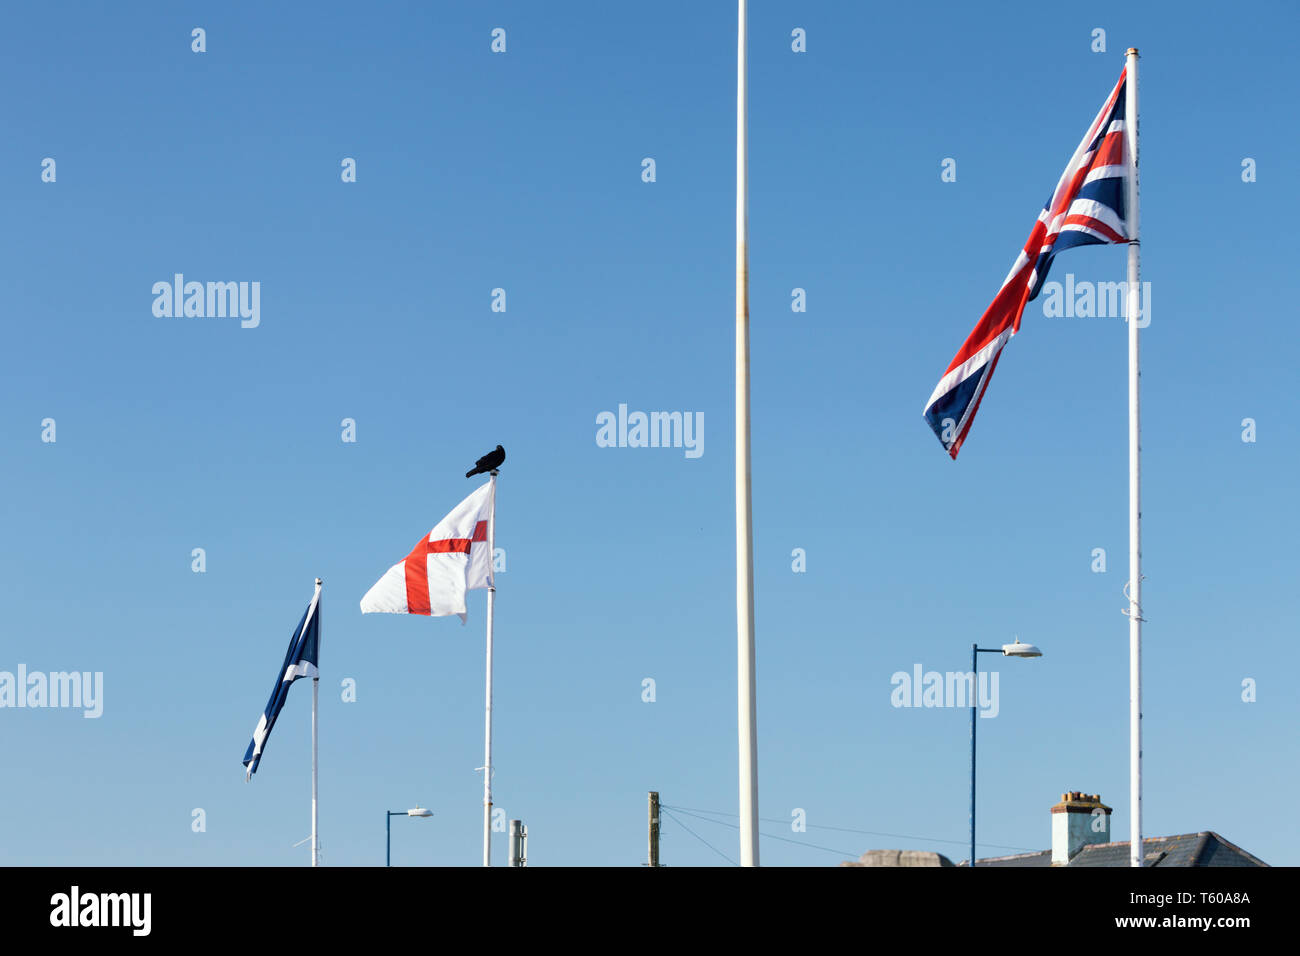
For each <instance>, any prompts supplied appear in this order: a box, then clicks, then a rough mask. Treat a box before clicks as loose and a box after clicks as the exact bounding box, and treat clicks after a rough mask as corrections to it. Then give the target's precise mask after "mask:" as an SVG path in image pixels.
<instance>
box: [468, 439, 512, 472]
mask: <svg viewBox="0 0 1300 956" xmlns="http://www.w3.org/2000/svg"><path fill="white" fill-rule="evenodd" d="M505 460H506V450H505V449H504V448H502V447H501V446H500V445H497V447H496V451H490V452H488V453H487V454H486V455H484V456H483V457H482V458H480V459H479V460H478V461H476V462H474V467H473V468H472V469H470V470H469V471H467V472H465V477H466V478H473V477H474V476H475V475H481V474H483V473H484V472H485V471H496V470H497V469H498V468H500V467H501V463H502V462H503V461H505Z"/></svg>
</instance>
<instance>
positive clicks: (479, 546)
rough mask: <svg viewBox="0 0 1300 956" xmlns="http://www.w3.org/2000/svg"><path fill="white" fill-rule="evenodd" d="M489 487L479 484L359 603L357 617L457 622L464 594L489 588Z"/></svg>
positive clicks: (491, 503) (462, 610) (462, 613)
mask: <svg viewBox="0 0 1300 956" xmlns="http://www.w3.org/2000/svg"><path fill="white" fill-rule="evenodd" d="M493 493H494V486H493V484H492V482H491V481H487V482H484V483H483V484H482V485H480V486H479V487H478V488H477V489H476V490H475V491H473V492H472V493H471V494H470V495H469V497H467V498H466V499H465V500H464V501H462V502H461V503H460V504H458V505H457V506H456V507H455V508H453V509H452V510H451V513H450V514H448V515H447V517H445V518H443V519H442V520H441V521H439V522H438V523H437V525H435V526H434V528H433V530H432V531H430V532H429V533H428V534H427V535H425V536H424V537H423V538H421V539H420V540H419V542H417V543H416V545H415V547H414V548H412V549H411V553H410V554H408V555H407V556H406V557H405V558H403V559H402V560H401V561H399V562H397V564H394V565H393V566H392V567H391V568H389V569H388V570H387V571H386V572H385V573H384V576H383V577H382V578H380V579H379V580H378V581H376V582H375V584H374V586H373V587H372V588H371V589H370V590H369V591H367V592H366V595H365V597H363V598H362V599H361V613H362V614H373V613H386V614H427V615H430V616H432V617H443V616H445V615H448V614H457V615H459V616H460V620H461V623H462V624H463V623H464V622H465V613H466V610H465V594H466V592H467V591H472V590H474V589H476V588H486V587H491V586H492V553H491V549H490V548H489V547H488V544H489V542H490V541H492V540H493V539H492V534H491V524H492V521H493V513H494V511H495V507H494V505H495V502H494V500H493Z"/></svg>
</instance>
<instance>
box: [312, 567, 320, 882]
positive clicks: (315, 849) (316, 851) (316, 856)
mask: <svg viewBox="0 0 1300 956" xmlns="http://www.w3.org/2000/svg"><path fill="white" fill-rule="evenodd" d="M320 585H321V580H320V578H317V579H316V594H315V598H314V600H313V602H312V603H313V604H315V605H316V613H317V614H320ZM319 627H320V625H319V623H318V624H317V628H318V630H317V634H318V635H319ZM318 641H319V638H318ZM316 657H317V660H319V659H320V644H319V643H317V645H316ZM319 709H320V668H319V666H318V667H317V674H316V676H315V677H313V678H312V680H311V865H312V866H320V837H319V835H318V831H317V828H316V822H317V807H318V804H317V799H316V798H317V786H316V784H317V772H316V754H317V750H318V747H317V735H316V731H317V721H316V715H317V713H318V712H319Z"/></svg>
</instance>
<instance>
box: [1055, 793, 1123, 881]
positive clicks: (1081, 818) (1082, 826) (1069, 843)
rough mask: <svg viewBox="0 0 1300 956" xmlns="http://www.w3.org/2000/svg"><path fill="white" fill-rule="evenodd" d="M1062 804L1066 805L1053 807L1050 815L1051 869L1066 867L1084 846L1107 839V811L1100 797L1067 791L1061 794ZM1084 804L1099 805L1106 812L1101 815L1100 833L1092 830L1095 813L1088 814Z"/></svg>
mask: <svg viewBox="0 0 1300 956" xmlns="http://www.w3.org/2000/svg"><path fill="white" fill-rule="evenodd" d="M1061 803H1062V804H1066V806H1058V807H1054V808H1053V812H1052V865H1053V866H1065V865H1067V864H1068V863H1069V862H1070V861H1071V860H1072V859H1074V857H1075V856H1076V855H1077V854H1078V853H1079V851H1081V850H1082V849H1083V848H1084V847H1087V846H1092V845H1093V844H1097V843H1106V842H1108V841H1109V840H1110V811H1109V808H1108V807H1106V805H1105V804H1103V803H1102V802H1101V795H1100V794H1096V793H1085V792H1083V791H1082V790H1068V791H1066V792H1065V793H1063V794H1061ZM1079 804H1085V806H1080V805H1079ZM1086 804H1094V805H1099V806H1100V807H1101V808H1102V809H1103V810H1104V811H1105V812H1103V813H1102V814H1101V816H1100V819H1101V821H1102V829H1101V830H1100V831H1094V830H1093V822H1094V814H1095V811H1093V812H1089V809H1088V807H1087V806H1086Z"/></svg>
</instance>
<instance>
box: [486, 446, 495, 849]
mask: <svg viewBox="0 0 1300 956" xmlns="http://www.w3.org/2000/svg"><path fill="white" fill-rule="evenodd" d="M491 476H492V477H491V479H490V480H491V483H492V491H491V492H490V493H489V497H490V498H491V499H492V503H491V506H490V507H491V509H492V510H491V512H490V517H489V519H488V561H489V562H493V563H495V555H496V526H497V472H496V469H495V468H494V469H493V470H492V472H491ZM488 569H489V570H488V573H489V575H490V577H489V581H491V583H490V584H489V585H488V593H487V709H486V713H485V715H484V718H483V721H484V730H483V865H484V866H491V865H492V606H493V604H494V603H495V602H496V595H497V589H496V573H495V569H494V568H493V566H492V564H489V565H488Z"/></svg>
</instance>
